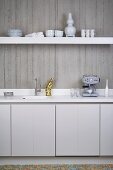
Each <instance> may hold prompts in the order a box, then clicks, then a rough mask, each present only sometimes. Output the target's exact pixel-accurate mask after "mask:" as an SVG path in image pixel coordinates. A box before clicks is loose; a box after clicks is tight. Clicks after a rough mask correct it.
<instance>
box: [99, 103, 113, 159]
mask: <svg viewBox="0 0 113 170" xmlns="http://www.w3.org/2000/svg"><path fill="white" fill-rule="evenodd" d="M100 137H101V138H100V154H101V155H102V156H104V155H106V156H107V155H109V156H110V155H113V104H102V105H101V131H100Z"/></svg>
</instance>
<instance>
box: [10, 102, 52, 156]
mask: <svg viewBox="0 0 113 170" xmlns="http://www.w3.org/2000/svg"><path fill="white" fill-rule="evenodd" d="M12 154H13V156H54V155H55V106H54V105H43V104H42V105H38V104H29V105H28V104H18V105H12Z"/></svg>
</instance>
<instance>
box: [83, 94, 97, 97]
mask: <svg viewBox="0 0 113 170" xmlns="http://www.w3.org/2000/svg"><path fill="white" fill-rule="evenodd" d="M82 96H83V97H98V94H97V93H92V94H89V93H83V94H82Z"/></svg>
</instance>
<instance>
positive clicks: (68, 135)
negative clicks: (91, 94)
mask: <svg viewBox="0 0 113 170" xmlns="http://www.w3.org/2000/svg"><path fill="white" fill-rule="evenodd" d="M56 155H57V156H88V155H91V156H96V155H99V104H61V105H60V104H59V105H57V106H56Z"/></svg>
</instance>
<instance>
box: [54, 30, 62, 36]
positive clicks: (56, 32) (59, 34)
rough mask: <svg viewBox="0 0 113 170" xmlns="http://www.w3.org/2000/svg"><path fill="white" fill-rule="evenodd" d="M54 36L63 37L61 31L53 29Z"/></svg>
mask: <svg viewBox="0 0 113 170" xmlns="http://www.w3.org/2000/svg"><path fill="white" fill-rule="evenodd" d="M55 37H63V31H61V30H55Z"/></svg>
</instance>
